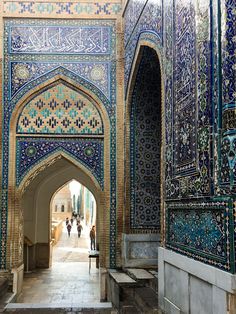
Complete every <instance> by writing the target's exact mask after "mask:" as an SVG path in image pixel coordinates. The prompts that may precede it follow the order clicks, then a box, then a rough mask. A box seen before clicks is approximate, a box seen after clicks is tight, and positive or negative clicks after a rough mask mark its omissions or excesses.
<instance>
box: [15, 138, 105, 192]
mask: <svg viewBox="0 0 236 314" xmlns="http://www.w3.org/2000/svg"><path fill="white" fill-rule="evenodd" d="M103 151H104V149H103V139H82V138H76V139H75V138H72V139H63V138H61V139H60V138H57V139H55V138H32V137H30V138H29V137H27V138H26V137H22V138H21V137H18V138H17V142H16V152H17V156H16V157H17V161H16V181H17V185H19V184H20V182H21V180H22V179H23V178H24V176H25V175H26V174H27V173H28V172H29V170H30V169H32V167H34V166H35V165H36V164H38V163H39V162H42V161H43V160H44V159H45V158H47V157H49V156H50V155H51V154H52V153H55V152H65V153H66V154H68V155H69V156H71V157H72V158H74V159H75V160H76V161H79V162H81V163H82V164H83V165H84V166H85V167H86V168H87V169H88V170H90V171H91V173H92V174H93V175H94V177H95V178H96V179H97V181H98V182H99V184H100V185H101V187H102V188H103V185H104V183H103V157H104V156H103Z"/></svg>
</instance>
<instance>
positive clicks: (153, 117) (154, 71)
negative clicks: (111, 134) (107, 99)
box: [130, 47, 161, 229]
mask: <svg viewBox="0 0 236 314" xmlns="http://www.w3.org/2000/svg"><path fill="white" fill-rule="evenodd" d="M130 123H131V134H130V137H131V146H130V154H131V160H130V166H131V171H130V172H131V209H130V212H131V214H130V215H131V228H157V229H160V155H161V149H160V145H161V82H160V65H159V62H158V58H157V55H156V52H155V51H154V50H153V49H151V48H148V47H146V48H144V49H143V53H142V61H141V63H140V66H139V70H138V74H137V78H136V83H135V87H134V91H133V95H132V103H131V122H130Z"/></svg>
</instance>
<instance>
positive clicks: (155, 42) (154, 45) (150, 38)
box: [125, 33, 165, 236]
mask: <svg viewBox="0 0 236 314" xmlns="http://www.w3.org/2000/svg"><path fill="white" fill-rule="evenodd" d="M145 47H148V48H150V49H152V50H153V51H154V52H155V54H156V59H157V62H158V63H159V65H160V76H161V134H162V135H161V142H162V144H161V161H160V163H161V167H160V168H161V173H160V177H161V178H162V179H161V183H160V194H161V202H160V206H161V217H160V218H161V234H162V236H164V211H165V210H164V175H165V170H164V169H165V165H164V162H165V158H164V154H165V101H164V99H165V89H164V65H163V47H161V44H160V40H159V38H157V36H155V35H154V34H150V33H142V34H141V35H140V38H139V41H138V43H137V46H136V51H135V55H134V58H133V62H132V66H131V71H130V76H129V80H128V83H127V91H126V109H125V110H126V117H127V121H126V139H127V141H126V161H125V163H126V165H125V169H126V174H127V175H126V182H125V187H126V188H125V190H126V193H127V196H126V206H125V220H126V232H127V233H129V232H130V206H131V203H130V196H131V186H130V184H131V172H130V158H131V152H130V144H131V135H130V132H131V103H132V96H133V92H134V87H135V83H136V79H137V74H138V70H139V66H140V63H141V60H142V55H143V50H144V48H145Z"/></svg>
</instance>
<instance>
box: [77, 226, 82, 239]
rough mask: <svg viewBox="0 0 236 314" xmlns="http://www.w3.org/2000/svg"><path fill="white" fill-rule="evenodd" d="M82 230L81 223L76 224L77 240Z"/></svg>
mask: <svg viewBox="0 0 236 314" xmlns="http://www.w3.org/2000/svg"><path fill="white" fill-rule="evenodd" d="M82 229H83V227H82V225H81V223H78V225H77V231H78V238H80V236H81V231H82Z"/></svg>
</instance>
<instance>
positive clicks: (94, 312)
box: [4, 302, 117, 314]
mask: <svg viewBox="0 0 236 314" xmlns="http://www.w3.org/2000/svg"><path fill="white" fill-rule="evenodd" d="M11 312H12V313H14V314H17V313H19V314H21V313H22V314H23V313H26V314H27V313H28V314H31V313H39V314H47V313H50V314H61V313H68V314H77V313H79V314H82V313H89V314H103V313H104V314H117V311H116V310H114V309H113V307H112V304H111V302H101V303H90V304H87V303H79V304H77V303H9V304H8V305H7V306H6V307H5V311H4V313H11Z"/></svg>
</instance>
